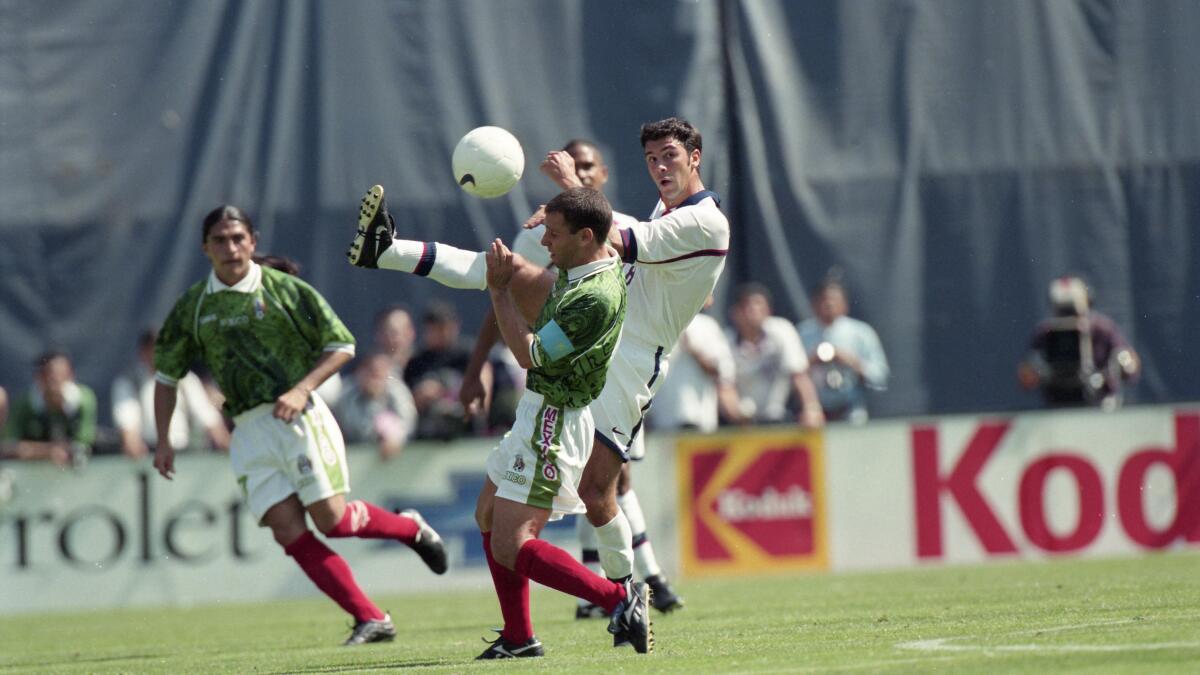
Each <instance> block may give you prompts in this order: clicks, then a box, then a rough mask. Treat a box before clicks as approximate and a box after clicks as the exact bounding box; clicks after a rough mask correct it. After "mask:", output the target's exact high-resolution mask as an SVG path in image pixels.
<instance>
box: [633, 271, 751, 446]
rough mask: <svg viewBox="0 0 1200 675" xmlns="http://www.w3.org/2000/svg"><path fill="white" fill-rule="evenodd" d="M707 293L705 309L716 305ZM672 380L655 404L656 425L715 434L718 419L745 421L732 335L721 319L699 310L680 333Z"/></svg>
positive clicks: (670, 370) (652, 414)
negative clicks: (726, 331)
mask: <svg viewBox="0 0 1200 675" xmlns="http://www.w3.org/2000/svg"><path fill="white" fill-rule="evenodd" d="M712 303H713V298H712V296H711V295H710V296H708V301H707V302H705V304H704V308H705V309H708V308H709V307H712ZM667 362H668V363H670V364H671V366H670V368H668V369H667V379H665V380H663V384H662V388H660V389H659V390H658V393H657V394H655V395H654V406H653V407H652V408H650V413H649V414H650V422H651V424H652V425H653V428H655V429H660V430H663V431H680V430H693V431H701V432H704V433H711V432H713V431H716V430H717V425H718V422H719V421H720V419H721V418H724V419H725V420H726V421H728V422H732V423H740V422H743V421H745V417H743V416H742V413H741V408H740V403H739V401H738V394H737V385H736V384H735V382H734V377H735V374H736V366H735V364H734V361H733V350H732V349H730V347H729V339H728V338H727V337H726V336H725V331H724V329H723V328H722V327H721V324H720V323H718V322H717V320H716V319H714V318H712V317H711V316H709V315H707V314H697V315H696V316H695V318H693V319H692V321H691V323H689V324H688V326H687V328H685V329H684V330H683V334H682V335H680V336H679V342H678V343H676V344H675V349H674V350H673V351H672V352H671V357H670V358H669V359H668V361H667Z"/></svg>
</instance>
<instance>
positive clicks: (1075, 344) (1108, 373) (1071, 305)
mask: <svg viewBox="0 0 1200 675" xmlns="http://www.w3.org/2000/svg"><path fill="white" fill-rule="evenodd" d="M1091 300H1092V299H1091V295H1090V293H1089V291H1088V288H1087V286H1086V285H1085V284H1084V282H1083V280H1081V279H1079V278H1077V277H1060V278H1058V279H1055V280H1054V281H1052V282H1050V306H1051V308H1052V310H1053V312H1054V316H1052V317H1050V318H1047V319H1044V320H1042V321H1041V322H1040V323H1038V325H1037V327H1036V328H1035V329H1034V332H1033V337H1032V338H1031V339H1030V341H1029V354H1028V355H1027V356H1026V358H1025V360H1024V361H1022V362H1021V363H1020V365H1019V366H1018V369H1017V377H1018V379H1019V380H1020V382H1021V385H1022V386H1023V387H1025V389H1029V390H1032V389H1038V390H1040V391H1041V393H1042V399H1043V401H1045V404H1046V406H1047V407H1052V408H1054V407H1069V406H1089V405H1094V406H1099V407H1101V408H1103V409H1105V410H1113V409H1116V408H1117V407H1119V406H1120V405H1121V384H1122V382H1125V381H1128V380H1132V379H1133V378H1135V377H1137V374H1138V371H1139V370H1140V369H1141V360H1140V359H1139V358H1138V355H1137V352H1136V351H1134V349H1133V347H1131V346H1130V345H1129V343H1128V342H1126V340H1125V336H1124V335H1122V334H1121V330H1120V329H1119V328H1118V327H1117V324H1116V322H1114V321H1113V320H1112V319H1110V318H1109V317H1107V316H1105V315H1104V314H1101V313H1100V312H1097V311H1095V310H1093V309H1091Z"/></svg>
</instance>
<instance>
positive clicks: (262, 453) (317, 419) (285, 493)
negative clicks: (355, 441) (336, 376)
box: [229, 394, 350, 524]
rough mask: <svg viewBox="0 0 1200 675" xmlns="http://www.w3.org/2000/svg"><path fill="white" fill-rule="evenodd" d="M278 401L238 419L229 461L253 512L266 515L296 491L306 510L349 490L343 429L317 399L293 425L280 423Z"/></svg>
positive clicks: (319, 399)
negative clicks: (275, 415) (277, 414)
mask: <svg viewBox="0 0 1200 675" xmlns="http://www.w3.org/2000/svg"><path fill="white" fill-rule="evenodd" d="M274 408H275V404H274V403H264V404H262V405H259V406H256V407H254V408H251V409H250V410H247V411H246V412H244V413H242V414H241V415H238V416H237V418H236V420H235V423H236V425H237V426H236V427H235V428H234V430H233V437H232V439H231V440H230V443H229V459H230V460H231V461H232V463H233V472H234V474H235V475H236V476H237V481H238V485H239V486H241V488H242V496H243V497H244V498H245V500H246V506H247V507H248V508H249V509H250V512H251V513H253V514H254V515H255V517H256V518H258V520H259V522H260V524H261V522H262V517H263V515H264V514H266V512H267V510H268V509H270V508H271V507H272V506H274V505H276V504H278V503H279V502H282V501H283V500H285V499H287V498H288V497H289V496H291V495H292V494H293V493H295V494H296V495H298V496H299V497H300V502H301V503H302V504H304V505H305V506H308V505H309V504H312V503H314V502H319V501H321V500H322V499H328V498H329V497H332V496H334V495H336V494H342V493H345V492H349V491H350V468H349V466H348V465H347V464H346V445H345V441H344V440H342V430H341V429H340V428H339V427H338V425H337V421H335V420H334V419H333V413H331V412H330V411H329V407H328V406H326V405H325V402H324V401H322V400H321V398H320V397H319V396H317V395H315V394H314V395H312V396H311V397H310V398H309V404H308V406H307V407H306V408H305V409H304V411H303V412H302V413H301V414H300V415H298V416H297V417H296V419H295V420H294V421H292V423H291V424H288V423H286V422H284V421H283V420H279V419H276V418H275V417H274V416H273V415H272V414H271V411H272V410H274Z"/></svg>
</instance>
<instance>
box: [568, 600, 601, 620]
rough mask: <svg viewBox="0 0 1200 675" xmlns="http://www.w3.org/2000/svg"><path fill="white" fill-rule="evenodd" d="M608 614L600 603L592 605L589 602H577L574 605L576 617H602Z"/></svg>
mask: <svg viewBox="0 0 1200 675" xmlns="http://www.w3.org/2000/svg"><path fill="white" fill-rule="evenodd" d="M607 616H608V612H605V611H604V608H603V607H601V606H600V605H593V604H592V603H590V602H584V603H577V604H576V605H575V618H576V619H603V618H606V617H607Z"/></svg>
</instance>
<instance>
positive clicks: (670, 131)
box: [642, 117, 704, 154]
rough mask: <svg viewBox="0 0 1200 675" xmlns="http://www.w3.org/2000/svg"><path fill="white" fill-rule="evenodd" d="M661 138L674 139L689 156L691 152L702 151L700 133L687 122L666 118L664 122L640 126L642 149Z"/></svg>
mask: <svg viewBox="0 0 1200 675" xmlns="http://www.w3.org/2000/svg"><path fill="white" fill-rule="evenodd" d="M663 138H674V139H675V140H677V141H679V142H680V143H682V144H683V147H684V148H685V149H687V151H688V154H691V152H692V151H693V150H699V151H701V152H703V151H704V142H703V140H702V139H701V138H700V132H699V131H698V130H697V129H696V127H694V126H692V123H691V122H689V121H687V120H682V119H679V118H678V117H668V118H667V119H665V120H659V121H657V122H647V123H645V124H643V125H642V147H643V148H645V147H646V144H647V143H649V142H650V141H657V140H661V139H663Z"/></svg>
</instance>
